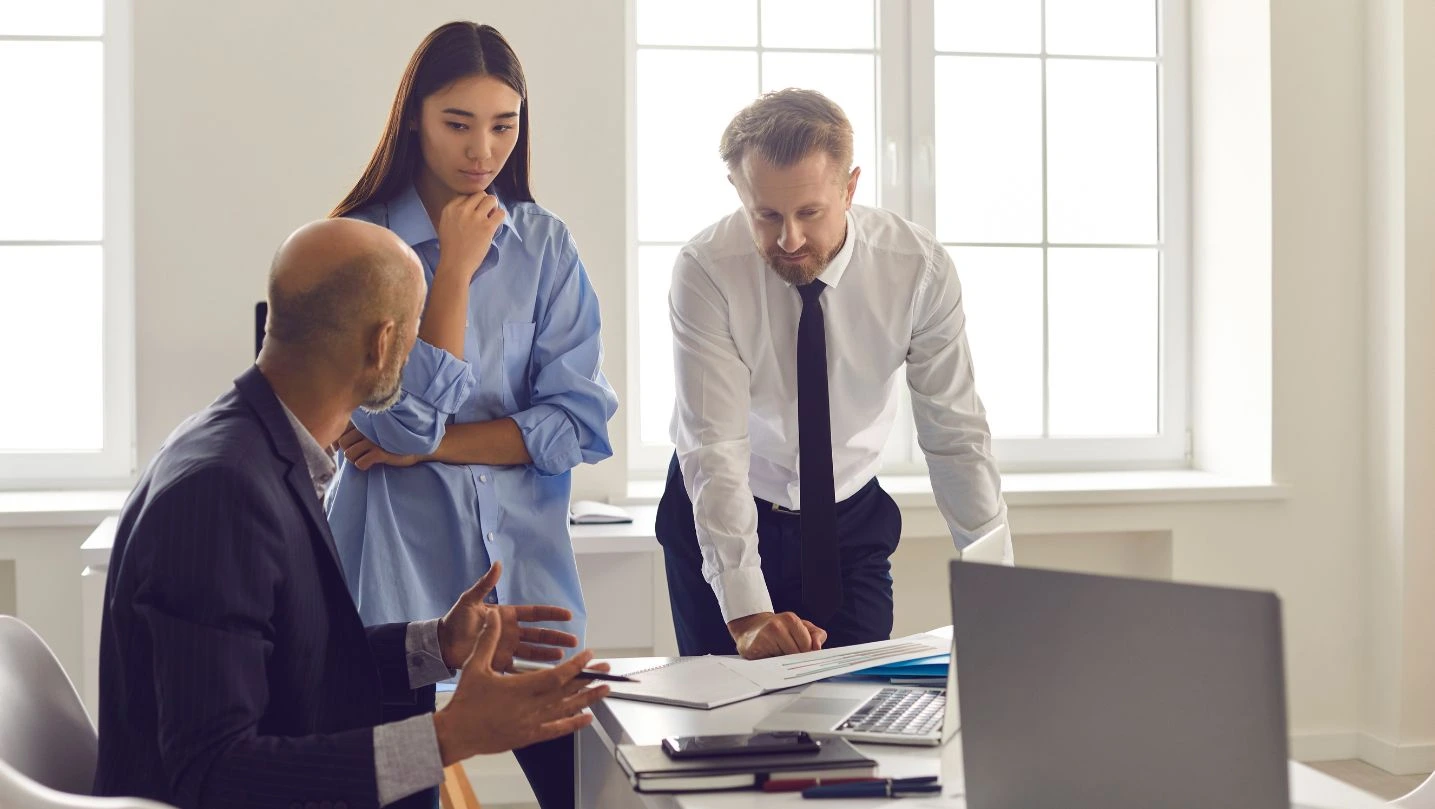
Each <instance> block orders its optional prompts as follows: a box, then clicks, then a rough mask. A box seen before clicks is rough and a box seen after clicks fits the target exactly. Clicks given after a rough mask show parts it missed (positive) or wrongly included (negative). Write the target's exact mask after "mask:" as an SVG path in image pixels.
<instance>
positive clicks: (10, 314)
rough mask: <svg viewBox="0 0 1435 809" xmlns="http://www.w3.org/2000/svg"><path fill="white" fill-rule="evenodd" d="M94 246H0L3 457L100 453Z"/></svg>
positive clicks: (99, 289)
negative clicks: (6, 385) (5, 386)
mask: <svg viewBox="0 0 1435 809" xmlns="http://www.w3.org/2000/svg"><path fill="white" fill-rule="evenodd" d="M102 262H103V254H102V251H101V248H100V247H99V246H98V245H80V246H73V247H19V246H11V247H0V367H3V368H4V369H5V377H6V378H7V380H9V381H10V382H13V383H16V387H15V388H13V390H14V391H15V393H14V394H12V395H6V396H3V397H0V452H7V451H8V452H16V451H19V452H42V451H66V450H68V451H75V450H90V451H98V450H99V449H100V448H101V442H102V438H103V431H104V395H103V387H102V386H103V383H104V372H103V371H104V353H103V346H104V339H103V334H102V330H103V328H104V317H103V311H102V308H101V302H102V300H103V297H104V285H103V282H102V278H101V267H102Z"/></svg>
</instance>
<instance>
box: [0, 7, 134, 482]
mask: <svg viewBox="0 0 1435 809" xmlns="http://www.w3.org/2000/svg"><path fill="white" fill-rule="evenodd" d="M128 25H129V10H128V8H127V6H125V5H124V4H122V3H114V2H102V0H65V1H64V2H61V1H60V0H47V2H44V3H6V4H4V5H3V6H0V76H6V77H7V79H6V80H5V81H4V82H0V109H3V110H4V111H5V119H6V120H7V121H8V122H10V125H8V126H6V127H4V128H3V130H0V177H4V178H5V180H4V182H3V183H0V367H3V368H4V369H5V376H6V381H7V385H6V391H7V393H6V395H5V396H3V397H0V484H5V485H12V486H22V487H29V486H34V485H48V484H52V483H63V482H65V481H74V480H77V479H87V480H91V481H94V480H105V479H109V480H117V479H123V478H126V477H128V476H129V475H130V474H131V472H132V471H133V456H134V448H133V434H134V428H133V394H132V387H133V383H132V379H133V371H132V366H133V359H132V355H133V349H132V348H131V343H132V341H133V329H132V326H131V312H132V303H131V296H132V293H131V283H130V263H131V261H130V254H131V246H130V245H131V237H130V233H131V225H130V220H129V196H130V178H129V167H130V135H129V126H130V124H129V120H130V97H129V84H128V81H129V78H128V76H129V62H128V59H129V53H128V49H129V44H128V39H129V30H128Z"/></svg>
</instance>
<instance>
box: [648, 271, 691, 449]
mask: <svg viewBox="0 0 1435 809" xmlns="http://www.w3.org/2000/svg"><path fill="white" fill-rule="evenodd" d="M679 249H681V248H678V247H639V248H638V296H637V300H638V368H639V369H640V370H639V380H638V390H639V391H640V396H639V400H638V407H639V410H638V423H639V430H638V437H639V440H641V441H642V442H643V443H644V444H666V443H668V440H669V439H668V423H669V422H670V421H671V420H672V417H673V329H672V325H671V324H670V322H669V320H668V289H669V288H670V287H671V286H672V279H673V262H674V261H675V260H677V257H678V250H679Z"/></svg>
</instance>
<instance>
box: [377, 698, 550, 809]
mask: <svg viewBox="0 0 1435 809" xmlns="http://www.w3.org/2000/svg"><path fill="white" fill-rule="evenodd" d="M427 696H428V699H427V702H424V701H423V700H420V701H419V704H417V705H414V706H392V705H386V706H384V708H385V710H384V721H386V722H393V721H398V720H400V719H407V718H409V717H410V716H417V715H419V714H422V713H431V712H432V711H433V710H434V696H433V689H429V690H428V695H427ZM577 743H578V740H577V739H575V738H574V737H573V736H571V735H569V736H560V737H559V738H557V739H551V740H549V741H546V742H539V743H537V744H530V745H529V746H527V747H520V748H518V749H517V750H514V751H513V755H514V757H515V758H517V759H518V765H519V766H520V767H522V768H523V775H524V776H525V777H527V778H528V786H529V787H530V788H531V789H532V790H533V795H534V797H536V798H537V799H538V805H539V807H541V809H572V807H574V806H576V805H577V804H578V800H577V797H576V794H577V783H576V779H575V776H574V769H575V767H576V766H577V761H578V757H577V755H576V754H575V752H574V750H575V745H576V744H577ZM438 807H439V796H438V789H436V788H435V789H426V790H423V791H422V792H417V793H415V794H413V795H410V796H409V797H407V798H404V799H403V800H401V801H397V802H395V803H394V804H392V807H391V809H438Z"/></svg>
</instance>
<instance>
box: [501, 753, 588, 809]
mask: <svg viewBox="0 0 1435 809" xmlns="http://www.w3.org/2000/svg"><path fill="white" fill-rule="evenodd" d="M577 743H578V740H577V739H575V738H574V737H573V736H571V735H570V736H560V737H558V738H557V739H552V740H550V741H546V742H539V743H538V744H530V745H529V746H527V747H520V748H519V749H517V750H514V751H513V755H514V756H515V757H517V758H518V764H519V766H521V767H523V774H524V775H525V776H527V777H528V786H530V787H532V788H533V795H534V797H536V798H538V805H539V806H540V807H542V809H573V807H574V806H576V805H577V804H578V799H577V797H576V793H577V784H576V782H575V779H574V775H573V770H574V768H575V767H576V766H577V761H578V757H577V756H576V755H575V754H574V746H575V745H576V744H577Z"/></svg>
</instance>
